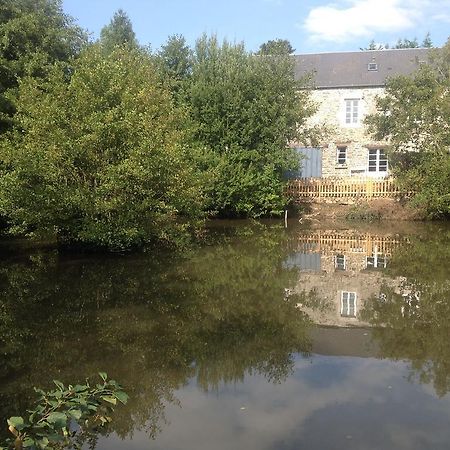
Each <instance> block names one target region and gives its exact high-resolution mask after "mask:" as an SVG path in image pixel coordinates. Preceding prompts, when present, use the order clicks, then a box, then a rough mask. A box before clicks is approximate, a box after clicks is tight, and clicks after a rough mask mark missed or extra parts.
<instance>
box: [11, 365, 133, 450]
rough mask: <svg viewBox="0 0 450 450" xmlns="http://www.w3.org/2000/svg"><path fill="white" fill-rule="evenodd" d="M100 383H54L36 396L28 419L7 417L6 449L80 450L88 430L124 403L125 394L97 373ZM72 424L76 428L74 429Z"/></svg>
mask: <svg viewBox="0 0 450 450" xmlns="http://www.w3.org/2000/svg"><path fill="white" fill-rule="evenodd" d="M99 375H100V378H101V382H100V383H98V384H96V385H93V386H91V384H90V383H89V380H86V383H85V384H83V385H81V384H77V385H75V386H72V385H69V386H67V387H66V386H64V384H63V383H61V382H60V381H54V384H55V385H56V389H54V390H52V391H48V392H44V391H43V390H42V389H36V388H35V391H36V393H37V394H38V395H39V397H38V399H37V401H36V406H35V408H34V409H33V410H29V411H28V413H29V414H28V416H27V417H26V418H23V417H10V418H9V419H8V426H9V431H10V432H11V433H12V434H13V435H14V439H9V440H8V442H7V447H6V448H11V449H13V448H14V449H22V448H28V449H30V450H39V449H45V448H53V449H57V448H59V449H64V448H77V449H81V448H82V443H83V441H84V440H86V438H87V436H88V435H89V433H90V432H91V431H92V430H95V429H96V428H98V427H102V426H104V425H105V424H107V423H109V422H111V420H112V418H111V416H110V415H111V413H112V412H113V411H114V406H115V405H117V402H118V401H119V402H120V403H122V404H126V403H127V401H128V395H127V394H126V393H125V392H124V391H123V390H122V388H121V387H120V385H119V384H117V383H116V382H115V381H114V380H108V379H107V375H106V373H103V372H100V373H99ZM74 424H77V428H78V429H75V430H74Z"/></svg>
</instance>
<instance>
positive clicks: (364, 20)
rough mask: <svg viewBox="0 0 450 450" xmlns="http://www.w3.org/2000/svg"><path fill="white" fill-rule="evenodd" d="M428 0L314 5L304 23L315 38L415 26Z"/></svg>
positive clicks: (329, 38) (337, 38)
mask: <svg viewBox="0 0 450 450" xmlns="http://www.w3.org/2000/svg"><path fill="white" fill-rule="evenodd" d="M428 5H429V1H427V0H345V1H340V3H332V4H328V5H325V6H318V7H316V8H313V9H312V10H311V11H310V12H309V14H308V16H307V18H306V20H305V22H304V24H303V27H304V28H305V29H306V30H307V31H308V33H310V36H311V38H312V39H313V40H317V41H334V42H336V41H338V42H346V41H351V40H353V39H355V38H360V37H372V36H374V35H375V33H378V32H400V31H403V30H407V29H411V28H413V27H414V26H415V24H416V23H417V21H418V20H419V19H420V17H421V16H422V14H423V13H424V11H425V10H426V9H427V7H428Z"/></svg>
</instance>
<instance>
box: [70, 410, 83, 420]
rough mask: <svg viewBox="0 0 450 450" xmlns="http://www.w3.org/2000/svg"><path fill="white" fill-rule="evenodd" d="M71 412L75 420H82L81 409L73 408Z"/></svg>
mask: <svg viewBox="0 0 450 450" xmlns="http://www.w3.org/2000/svg"><path fill="white" fill-rule="evenodd" d="M69 414H70V416H71V417H72V418H74V419H75V420H80V418H81V415H82V412H81V410H80V409H71V410H70V411H69Z"/></svg>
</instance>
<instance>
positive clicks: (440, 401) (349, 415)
mask: <svg viewBox="0 0 450 450" xmlns="http://www.w3.org/2000/svg"><path fill="white" fill-rule="evenodd" d="M355 228H356V229H346V228H345V227H342V226H339V227H338V226H337V225H336V226H331V227H329V229H315V230H311V229H307V228H305V227H302V226H300V225H295V224H290V225H289V227H288V229H284V228H283V227H282V226H280V225H279V224H277V223H275V222H265V223H248V222H233V223H230V222H215V223H214V224H213V226H212V227H211V228H210V230H209V237H208V239H207V242H206V243H205V244H204V245H202V246H201V247H199V248H195V249H191V250H187V251H185V252H183V254H182V255H180V254H178V255H177V254H169V253H151V252H148V253H143V254H133V255H113V256H106V255H92V254H73V253H67V252H58V251H57V250H55V249H51V248H36V247H32V246H30V245H28V244H26V243H22V242H17V241H14V242H11V241H9V242H8V241H4V242H0V423H1V424H2V425H1V431H0V438H3V437H5V436H6V434H5V433H6V426H5V425H3V424H6V418H7V417H9V416H11V415H20V414H23V413H24V411H25V410H26V409H27V408H29V407H30V406H31V405H32V402H33V398H34V393H33V390H32V387H33V386H39V387H42V388H48V387H50V385H51V380H52V379H59V380H61V381H63V382H65V383H77V382H81V381H83V380H84V378H85V377H87V376H90V377H92V376H95V374H96V373H97V372H98V371H99V370H102V371H106V372H107V373H108V375H109V376H110V377H112V378H114V379H116V380H118V381H119V382H121V383H122V384H123V385H125V387H126V390H127V392H128V393H129V394H130V401H129V403H128V404H127V405H126V406H123V407H119V408H118V409H117V410H116V413H115V415H114V421H113V423H112V425H111V427H110V428H109V429H108V430H105V432H104V433H103V434H102V435H99V436H98V438H97V442H96V445H95V448H97V449H105V450H106V449H113V450H114V449H122V448H124V449H161V450H162V449H166V450H169V449H180V450H181V449H188V450H189V449H192V450H194V449H195V450H203V449H204V450H211V449H218V450H222V449H223V450H225V449H226V450H228V449H230V450H231V449H245V450H251V449H255V450H256V449H264V450H265V449H274V450H275V449H276V450H278V449H280V450H283V449H286V450H287V449H308V450H316V449H317V450H319V449H320V450H324V449H358V450H362V449H374V450H375V449H377V450H379V449H413V450H415V449H433V450H437V449H448V448H449V447H450V395H449V393H448V392H449V390H450V264H449V261H450V227H449V225H448V224H428V225H425V224H402V225H401V226H400V224H397V225H396V226H393V225H392V224H391V225H388V224H383V223H379V224H374V225H370V226H368V225H366V226H360V227H355ZM1 433H3V434H1ZM86 448H88V447H86ZM92 448H94V447H92Z"/></svg>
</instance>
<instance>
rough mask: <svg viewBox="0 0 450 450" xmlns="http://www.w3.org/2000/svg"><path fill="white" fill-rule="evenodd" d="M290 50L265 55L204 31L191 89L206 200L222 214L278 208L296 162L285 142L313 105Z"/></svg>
mask: <svg viewBox="0 0 450 450" xmlns="http://www.w3.org/2000/svg"><path fill="white" fill-rule="evenodd" d="M302 87H303V86H302V84H301V83H300V82H298V81H296V80H295V79H294V70H293V61H292V59H291V58H290V57H289V55H280V56H276V57H260V56H254V55H252V54H250V53H247V52H246V50H245V48H244V46H243V45H241V44H238V45H233V44H230V43H228V42H224V43H223V44H222V45H220V44H219V43H218V42H217V39H216V38H215V37H210V38H208V37H206V36H203V37H202V38H201V39H199V40H198V41H197V43H196V48H195V53H194V63H193V68H192V76H191V79H190V84H189V87H188V91H187V94H186V101H187V104H188V107H189V108H190V113H191V119H192V120H193V122H194V131H193V134H194V137H193V140H194V147H196V148H198V149H200V152H199V155H200V156H198V158H197V162H198V164H199V166H200V168H201V170H203V171H204V172H207V173H208V174H210V179H209V181H210V184H209V185H208V186H207V191H208V194H209V195H208V198H209V208H210V209H211V210H214V211H217V212H218V213H219V214H220V215H222V216H250V217H258V216H261V215H274V214H280V213H281V211H282V210H283V208H284V207H285V200H284V198H283V195H282V191H283V179H282V177H283V173H284V172H285V171H286V170H287V169H289V168H295V167H296V165H298V161H297V157H296V155H295V152H294V151H293V150H292V149H290V148H289V147H288V143H289V142H292V141H296V140H298V139H299V138H300V135H301V128H302V126H303V125H304V123H305V120H306V118H307V117H308V116H309V115H310V114H311V113H312V111H313V110H312V106H311V103H310V100H309V91H307V90H306V89H301V88H302Z"/></svg>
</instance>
